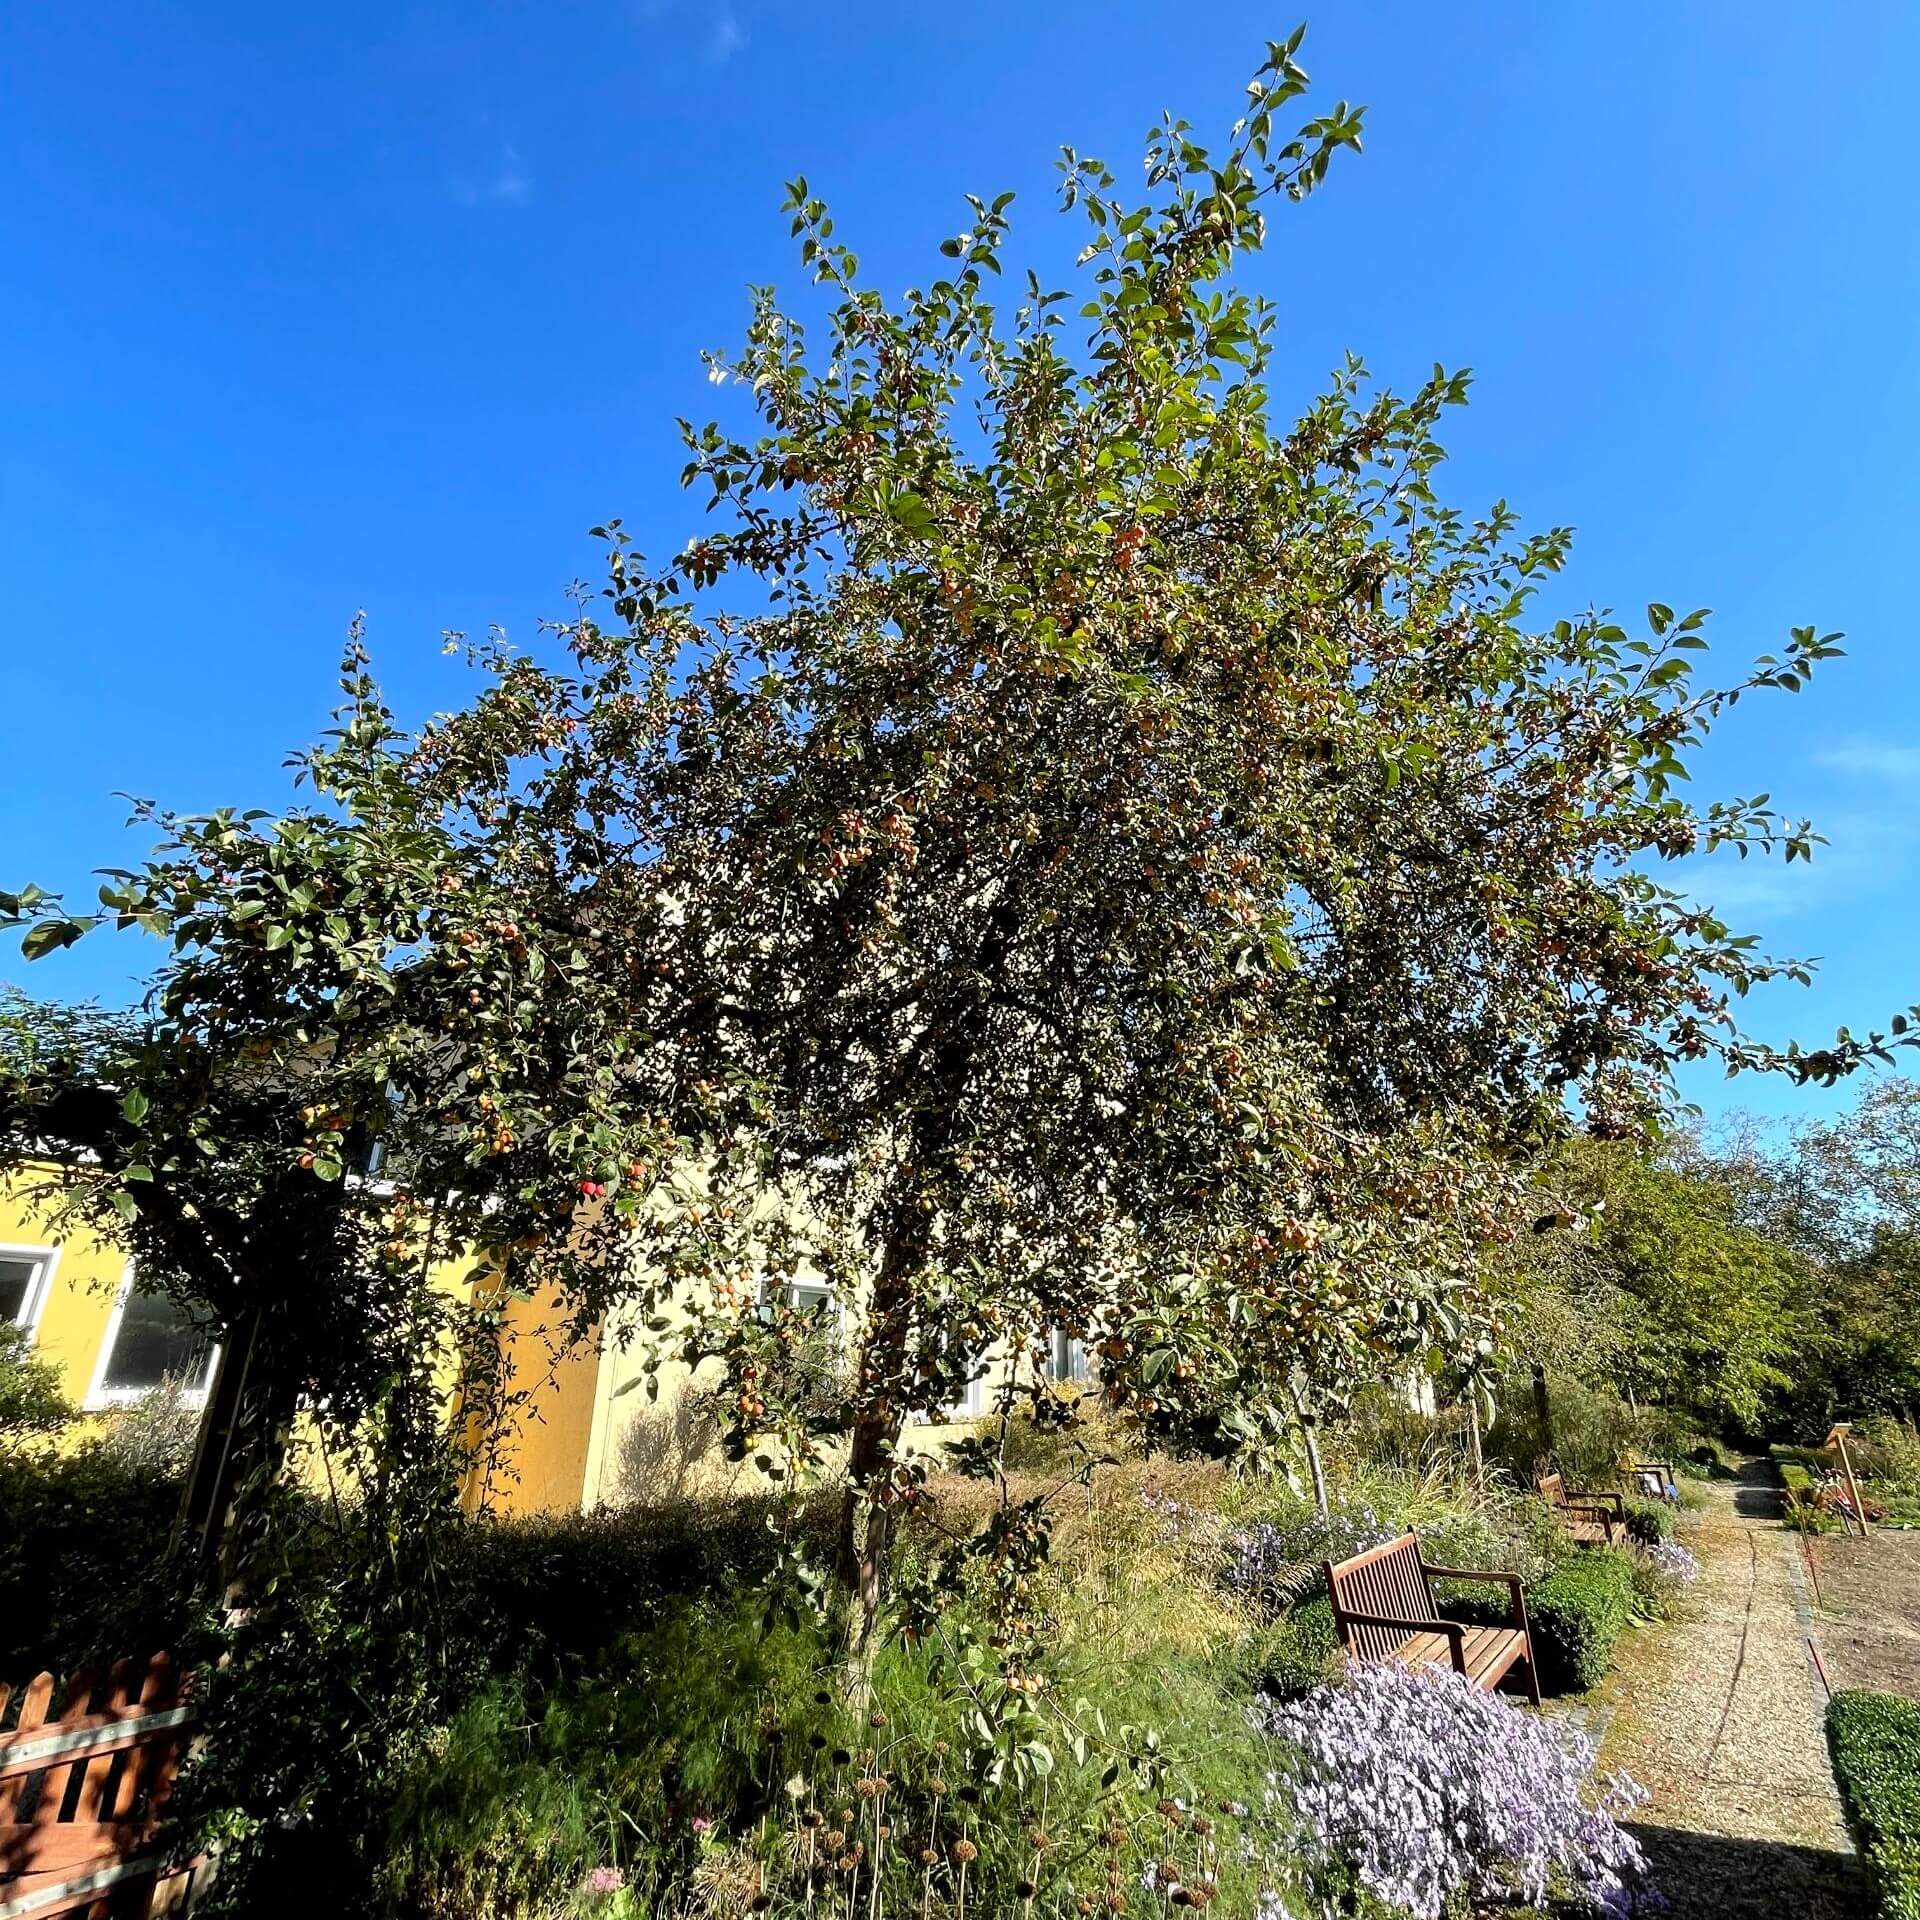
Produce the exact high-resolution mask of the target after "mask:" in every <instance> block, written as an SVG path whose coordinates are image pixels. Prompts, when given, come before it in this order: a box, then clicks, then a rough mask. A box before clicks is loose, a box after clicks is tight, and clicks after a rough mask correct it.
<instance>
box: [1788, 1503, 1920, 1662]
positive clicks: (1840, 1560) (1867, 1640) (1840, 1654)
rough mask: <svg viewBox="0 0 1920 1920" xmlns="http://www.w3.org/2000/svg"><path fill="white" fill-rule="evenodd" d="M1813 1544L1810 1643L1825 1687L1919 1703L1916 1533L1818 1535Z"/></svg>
mask: <svg viewBox="0 0 1920 1920" xmlns="http://www.w3.org/2000/svg"><path fill="white" fill-rule="evenodd" d="M1811 1544H1812V1552H1813V1575H1814V1582H1815V1584H1816V1586H1817V1589H1818V1598H1817V1600H1816V1603H1815V1619H1816V1626H1815V1637H1816V1639H1817V1640H1818V1641H1819V1645H1820V1655H1821V1659H1822V1662H1823V1663H1824V1665H1825V1667H1826V1670H1827V1679H1828V1680H1829V1682H1831V1684H1832V1685H1833V1687H1834V1688H1835V1689H1836V1691H1837V1690H1838V1689H1839V1688H1842V1687H1872V1688H1876V1689H1878V1690H1879V1691H1881V1692H1884V1693H1903V1694H1905V1695H1906V1696H1907V1698H1908V1699H1909V1700H1920V1532H1915V1531H1909V1530H1900V1531H1896V1530H1893V1529H1890V1528H1876V1529H1875V1530H1874V1532H1873V1533H1872V1534H1871V1535H1870V1536H1869V1537H1868V1538H1867V1539H1865V1540H1857V1539H1850V1538H1847V1537H1845V1536H1843V1535H1839V1534H1819V1535H1816V1536H1815V1537H1814V1539H1813V1541H1812V1543H1811Z"/></svg>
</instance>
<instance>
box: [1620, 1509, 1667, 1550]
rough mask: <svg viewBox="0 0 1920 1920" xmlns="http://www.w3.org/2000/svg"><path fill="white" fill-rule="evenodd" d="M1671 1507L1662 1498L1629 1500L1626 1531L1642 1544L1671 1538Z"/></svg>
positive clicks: (1647, 1544)
mask: <svg viewBox="0 0 1920 1920" xmlns="http://www.w3.org/2000/svg"><path fill="white" fill-rule="evenodd" d="M1673 1530H1674V1517H1673V1509H1672V1507H1670V1506H1669V1505H1668V1504H1667V1503H1666V1501H1664V1500H1629V1501H1628V1502H1627V1532H1628V1534H1629V1535H1630V1536H1631V1537H1632V1538H1633V1539H1635V1540H1638V1541H1639V1542H1640V1544H1641V1545H1642V1546H1647V1547H1651V1546H1654V1545H1656V1544H1657V1543H1658V1542H1660V1541H1662V1540H1671V1539H1672V1538H1673Z"/></svg>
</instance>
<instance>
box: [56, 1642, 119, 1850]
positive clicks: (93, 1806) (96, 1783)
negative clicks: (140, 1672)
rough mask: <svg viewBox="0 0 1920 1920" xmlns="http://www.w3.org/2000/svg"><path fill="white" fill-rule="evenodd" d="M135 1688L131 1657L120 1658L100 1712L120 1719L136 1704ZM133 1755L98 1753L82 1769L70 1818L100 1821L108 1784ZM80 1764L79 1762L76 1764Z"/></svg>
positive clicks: (113, 1668)
mask: <svg viewBox="0 0 1920 1920" xmlns="http://www.w3.org/2000/svg"><path fill="white" fill-rule="evenodd" d="M133 1687H134V1668H133V1662H132V1661H131V1660H125V1659H122V1660H116V1661H115V1662H114V1663H113V1667H112V1670H111V1672H110V1673H109V1674H108V1677H107V1692H106V1698H105V1699H103V1700H102V1701H101V1702H100V1711H101V1712H102V1713H110V1714H112V1715H114V1717H115V1718H116V1719H117V1718H120V1717H121V1716H123V1715H125V1714H127V1713H128V1712H129V1711H130V1709H131V1707H132V1698H131V1695H132V1691H133ZM131 1758H132V1756H131V1755H123V1754H118V1753H101V1754H96V1755H95V1756H94V1757H93V1758H92V1759H91V1760H89V1761H88V1762H87V1764H86V1765H85V1767H83V1768H79V1769H78V1770H79V1774H80V1785H79V1791H78V1792H77V1794H76V1795H75V1796H74V1800H73V1807H72V1810H71V1812H70V1814H69V1815H68V1817H69V1818H70V1819H74V1820H86V1821H98V1820H99V1818H100V1808H101V1805H102V1803H103V1802H104V1801H105V1800H106V1797H107V1783H108V1782H109V1781H110V1780H111V1779H112V1778H113V1775H114V1773H115V1771H116V1769H120V1768H124V1767H125V1766H126V1765H128V1764H130V1762H131ZM76 1765H77V1763H76Z"/></svg>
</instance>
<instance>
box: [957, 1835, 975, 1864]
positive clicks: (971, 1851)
mask: <svg viewBox="0 0 1920 1920" xmlns="http://www.w3.org/2000/svg"><path fill="white" fill-rule="evenodd" d="M953 1857H954V1858H955V1859H956V1860H957V1861H959V1863H960V1864H961V1865H962V1866H963V1867H964V1866H965V1865H966V1864H967V1862H968V1861H969V1860H978V1859H979V1858H980V1849H979V1848H978V1847H976V1846H975V1845H974V1844H973V1842H972V1841H971V1840H956V1841H955V1842H954V1843H953Z"/></svg>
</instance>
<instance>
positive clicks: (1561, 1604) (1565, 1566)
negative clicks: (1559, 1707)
mask: <svg viewBox="0 0 1920 1920" xmlns="http://www.w3.org/2000/svg"><path fill="white" fill-rule="evenodd" d="M1637 1610H1638V1607H1637V1602H1636V1599H1635V1593H1634V1578H1633V1562H1632V1561H1631V1560H1630V1559H1628V1557H1627V1556H1626V1555H1625V1554H1624V1553H1616V1552H1615V1551H1614V1550H1613V1549H1612V1548H1610V1547H1595V1548H1592V1549H1590V1550H1588V1551H1587V1552H1584V1553H1577V1554H1575V1555H1573V1556H1572V1557H1571V1558H1570V1559H1567V1560H1563V1561H1562V1562H1561V1563H1560V1564H1559V1565H1558V1566H1557V1567H1555V1568H1554V1570H1553V1571H1552V1572H1551V1573H1550V1574H1548V1575H1547V1577H1546V1578H1545V1579H1544V1580H1541V1581H1539V1582H1537V1583H1536V1584H1535V1585H1534V1586H1533V1587H1531V1588H1529V1589H1528V1592H1527V1623H1528V1625H1529V1626H1530V1627H1531V1628H1532V1629H1533V1647H1534V1651H1535V1653H1536V1654H1538V1655H1539V1658H1540V1677H1541V1680H1542V1682H1543V1683H1544V1684H1545V1685H1547V1686H1549V1687H1552V1688H1554V1689H1555V1690H1556V1691H1561V1692H1564V1691H1566V1690H1567V1689H1569V1688H1577V1689H1580V1690H1582V1691H1584V1690H1585V1689H1586V1688H1588V1687H1591V1686H1594V1685H1596V1684H1597V1683H1598V1682H1599V1681H1600V1680H1601V1679H1602V1678H1604V1676H1605V1674H1606V1671H1607V1668H1608V1666H1609V1665H1610V1664H1611V1662H1612V1659H1613V1643H1614V1642H1615V1641H1616V1640H1617V1639H1619V1637H1620V1635H1621V1633H1622V1631H1623V1630H1624V1629H1625V1628H1626V1626H1627V1624H1628V1623H1629V1622H1630V1621H1631V1620H1632V1619H1633V1617H1634V1615H1635V1613H1636V1611H1637Z"/></svg>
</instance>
